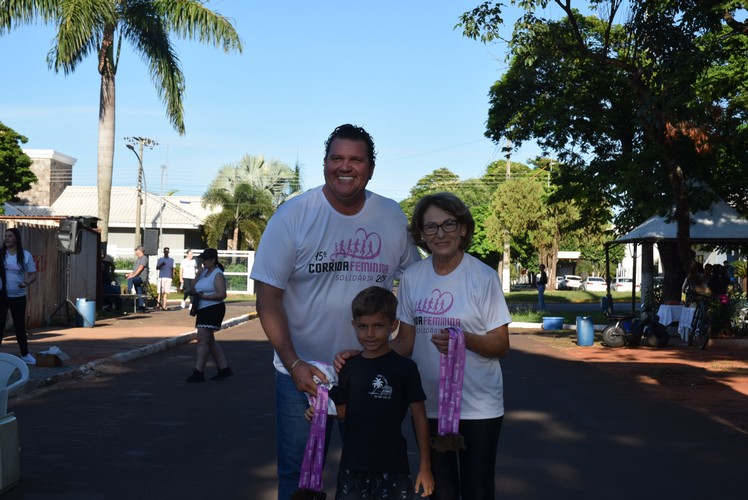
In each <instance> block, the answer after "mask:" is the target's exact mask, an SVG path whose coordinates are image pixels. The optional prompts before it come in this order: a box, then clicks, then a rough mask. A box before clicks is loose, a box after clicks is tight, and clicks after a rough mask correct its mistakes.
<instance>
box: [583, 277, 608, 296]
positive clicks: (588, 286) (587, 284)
mask: <svg viewBox="0 0 748 500" xmlns="http://www.w3.org/2000/svg"><path fill="white" fill-rule="evenodd" d="M582 290H584V291H587V292H607V291H608V284H607V283H605V278H601V277H599V276H590V277H588V278H587V279H586V280H584V283H582Z"/></svg>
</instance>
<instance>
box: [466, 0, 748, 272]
mask: <svg viewBox="0 0 748 500" xmlns="http://www.w3.org/2000/svg"><path fill="white" fill-rule="evenodd" d="M547 3H548V2H547V1H543V0H535V1H533V0H524V1H516V2H512V4H516V5H519V6H520V7H522V8H523V9H524V10H525V15H524V16H522V18H521V19H520V20H519V21H518V22H517V23H516V24H515V27H514V31H513V32H512V35H511V41H510V44H509V47H510V50H511V61H510V67H509V70H508V71H507V72H506V73H505V74H504V75H503V77H502V78H501V80H499V81H498V82H497V83H496V84H495V85H494V86H493V88H492V89H491V92H490V100H491V105H490V106H491V107H490V110H489V118H488V125H487V135H488V136H489V137H491V138H492V139H494V141H496V142H497V143H501V142H503V141H504V139H505V138H506V139H509V140H511V142H512V145H513V146H514V147H519V146H520V145H521V143H522V142H523V141H527V140H535V141H537V142H538V143H539V144H540V146H541V147H542V148H543V150H544V151H553V152H554V154H555V156H556V157H557V158H558V159H559V160H560V161H561V162H562V163H563V164H564V165H565V168H564V169H562V170H560V171H559V173H558V174H557V176H555V175H554V177H555V183H556V184H557V185H558V186H559V189H558V191H557V192H556V193H553V194H552V195H551V201H557V200H575V201H577V208H578V209H579V210H580V217H579V224H580V225H589V224H590V223H591V222H593V221H595V222H596V223H604V222H605V221H607V220H608V218H609V217H610V214H611V207H617V210H616V211H615V212H614V214H615V226H616V228H617V230H618V231H622V232H624V231H627V230H629V229H630V228H632V227H633V226H635V225H637V224H639V223H641V222H642V221H643V220H644V219H646V218H647V217H649V216H651V215H653V214H655V213H662V212H663V211H667V210H669V209H670V207H672V204H673V202H674V201H675V220H676V221H677V223H678V225H679V228H681V231H680V232H679V234H680V235H681V236H680V237H679V241H678V248H679V255H680V258H682V259H683V261H684V263H685V264H686V265H687V264H688V262H689V260H690V257H689V256H688V255H690V252H689V249H690V246H689V244H688V241H687V237H686V235H687V234H688V231H687V229H688V213H689V212H691V211H694V210H696V209H699V208H703V207H705V206H707V205H708V204H709V203H710V202H711V201H712V200H713V199H714V197H715V196H720V197H722V198H724V199H725V200H728V201H729V202H730V203H731V204H732V206H733V207H735V208H737V209H738V210H739V211H742V212H743V213H746V211H747V209H748V197H746V196H745V192H746V190H748V176H745V175H744V168H745V167H744V165H746V164H748V130H747V129H748V126H746V123H748V120H746V118H747V117H748V99H747V98H746V95H748V93H747V92H746V90H748V88H747V87H748V62H747V61H746V58H745V53H746V48H748V24H747V23H746V22H745V21H739V20H737V19H736V18H735V12H736V11H740V12H743V10H742V9H744V8H745V4H744V2H736V1H731V2H720V1H715V2H693V1H691V2H619V1H617V0H608V1H604V0H590V1H587V2H583V1H579V2H573V1H570V2H555V5H556V6H557V7H558V8H560V9H561V10H562V12H563V13H564V14H565V16H566V17H565V18H563V19H560V20H553V19H545V18H542V17H536V14H537V15H538V16H542V15H543V14H544V13H546V12H548V11H547V10H546V9H544V8H538V7H545V5H546V4H547ZM623 6H625V9H627V10H626V11H625V12H624V11H619V9H620V8H622V7H623ZM502 7H503V5H502V3H501V2H493V1H487V2H484V3H482V4H481V5H480V6H478V7H477V8H476V9H474V10H473V11H471V12H467V13H465V14H464V15H463V16H462V18H461V23H460V25H459V26H460V27H461V28H462V29H463V33H464V34H465V36H468V37H470V38H474V39H481V40H483V41H484V42H486V41H492V40H495V39H498V38H500V36H501V33H502V31H503V27H502V26H501V23H502V17H501V16H502ZM580 10H592V11H596V12H597V13H598V16H583V15H581V14H580ZM620 19H623V20H624V23H623V24H617V23H616V21H617V20H620ZM684 68H688V71H684ZM704 186H709V187H710V188H711V189H704Z"/></svg>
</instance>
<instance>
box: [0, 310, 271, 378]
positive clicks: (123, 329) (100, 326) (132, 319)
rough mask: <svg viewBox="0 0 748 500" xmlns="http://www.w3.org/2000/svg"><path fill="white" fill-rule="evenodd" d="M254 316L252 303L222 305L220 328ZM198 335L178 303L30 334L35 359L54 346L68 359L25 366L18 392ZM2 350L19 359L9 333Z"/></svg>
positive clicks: (124, 361)
mask: <svg viewBox="0 0 748 500" xmlns="http://www.w3.org/2000/svg"><path fill="white" fill-rule="evenodd" d="M255 316H256V313H255V308H254V304H253V303H250V302H228V303H226V319H225V320H224V327H226V328H228V327H230V326H235V325H237V324H239V323H242V322H244V321H248V320H249V319H252V318H254V317H255ZM195 336H196V332H195V318H194V317H193V316H190V313H189V309H181V308H180V307H179V302H177V301H174V303H173V304H170V307H169V310H168V311H160V310H154V311H149V312H147V313H144V314H143V313H129V314H126V315H121V314H116V315H115V314H112V315H106V314H105V315H103V316H101V317H100V318H99V319H97V320H96V321H95V324H94V326H93V327H92V328H77V327H69V328H68V327H64V326H63V327H52V328H45V329H37V330H32V331H31V332H30V334H29V352H30V353H31V354H33V355H36V354H37V353H39V352H42V351H46V350H48V349H49V348H50V347H53V346H56V347H58V348H59V349H60V350H61V351H62V352H63V353H65V354H66V355H67V356H69V357H70V359H68V360H66V361H65V362H64V363H63V366H60V367H39V366H29V371H30V375H29V382H28V383H27V384H26V385H25V386H24V388H23V389H21V391H19V392H21V393H27V392H31V391H33V390H36V389H38V388H40V387H44V386H47V385H51V384H55V383H57V382H60V381H62V380H67V379H71V378H77V377H82V376H84V375H85V374H87V373H88V372H90V371H92V370H94V369H95V368H96V366H97V365H100V364H104V363H112V362H114V363H126V362H128V361H132V360H133V359H137V358H140V357H143V356H148V355H150V354H153V353H156V352H159V351H163V350H165V349H168V348H170V347H175V346H177V345H180V344H186V343H188V342H191V341H192V340H193V339H194V338H195ZM0 351H2V352H7V353H10V354H14V355H19V351H18V343H17V342H16V339H15V335H13V334H12V333H8V334H7V335H6V336H5V338H4V339H3V343H2V347H0Z"/></svg>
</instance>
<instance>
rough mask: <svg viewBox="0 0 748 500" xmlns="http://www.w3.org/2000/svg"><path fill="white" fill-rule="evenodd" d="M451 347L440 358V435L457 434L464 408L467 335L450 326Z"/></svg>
mask: <svg viewBox="0 0 748 500" xmlns="http://www.w3.org/2000/svg"><path fill="white" fill-rule="evenodd" d="M447 330H448V331H449V349H448V351H447V353H446V354H441V355H440V358H439V435H440V436H447V435H457V434H459V428H460V410H461V408H462V380H463V378H464V376H465V336H464V335H463V333H462V330H461V329H460V328H458V327H449V328H447Z"/></svg>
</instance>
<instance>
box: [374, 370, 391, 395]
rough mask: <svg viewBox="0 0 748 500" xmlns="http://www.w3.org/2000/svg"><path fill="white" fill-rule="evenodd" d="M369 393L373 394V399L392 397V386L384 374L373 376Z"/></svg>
mask: <svg viewBox="0 0 748 500" xmlns="http://www.w3.org/2000/svg"><path fill="white" fill-rule="evenodd" d="M369 394H370V395H371V396H374V399H391V398H392V387H391V386H390V385H389V384H388V383H387V379H386V378H385V377H384V375H377V376H376V377H374V380H372V381H371V392H370V393H369Z"/></svg>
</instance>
